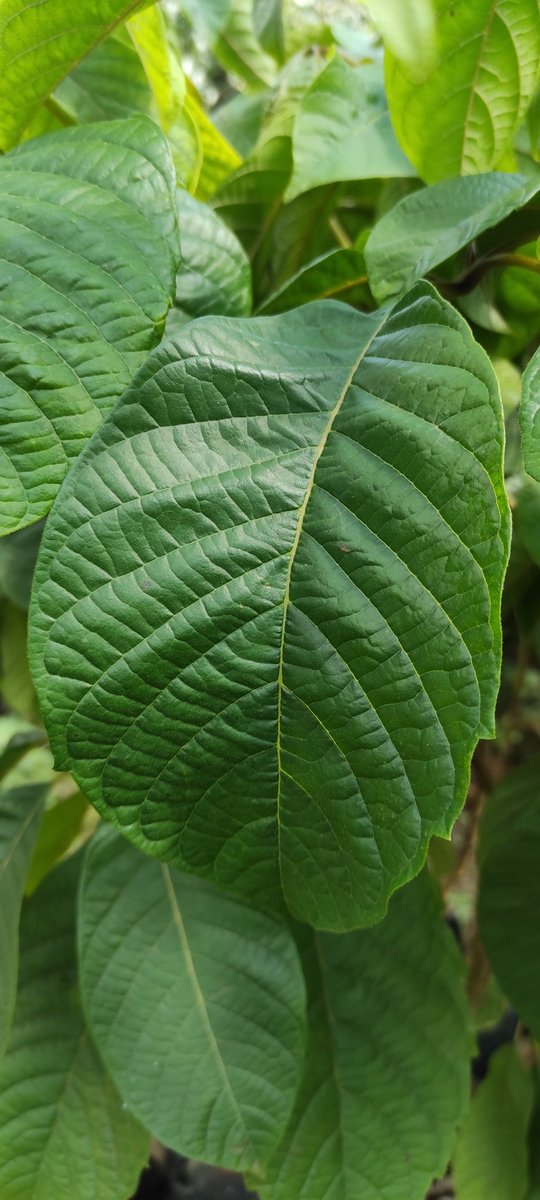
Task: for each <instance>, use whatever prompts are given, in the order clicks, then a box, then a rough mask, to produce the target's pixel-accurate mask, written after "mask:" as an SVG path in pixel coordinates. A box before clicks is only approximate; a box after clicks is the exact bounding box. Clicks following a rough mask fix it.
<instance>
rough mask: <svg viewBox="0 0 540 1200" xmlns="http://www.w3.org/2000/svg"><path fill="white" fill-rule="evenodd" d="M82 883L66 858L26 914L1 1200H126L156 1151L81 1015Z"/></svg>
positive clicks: (5, 1096)
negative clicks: (78, 915)
mask: <svg viewBox="0 0 540 1200" xmlns="http://www.w3.org/2000/svg"><path fill="white" fill-rule="evenodd" d="M78 877H79V861H78V857H75V858H71V859H68V861H67V862H66V863H64V864H62V866H61V867H58V868H57V870H56V871H54V872H53V874H52V875H50V876H49V878H48V879H47V881H46V882H45V883H44V884H43V887H42V888H40V891H39V894H38V895H37V896H36V897H35V898H34V899H32V900H30V901H28V902H27V904H26V905H25V908H24V910H23V917H22V921H21V960H20V972H19V987H18V991H17V1007H16V1012H15V1020H14V1023H13V1029H12V1034H11V1039H10V1043H9V1046H8V1049H7V1051H6V1054H5V1057H4V1059H3V1061H2V1063H0V1194H1V1196H2V1200H74V1197H76V1198H77V1200H96V1197H99V1200H124V1197H125V1196H128V1195H130V1194H131V1191H132V1190H133V1188H134V1186H135V1184H136V1181H137V1177H138V1174H139V1172H140V1169H141V1167H142V1165H143V1163H144V1161H145V1158H146V1155H147V1153H148V1135H147V1134H146V1133H145V1131H144V1130H143V1129H141V1127H140V1126H139V1125H138V1124H137V1122H136V1121H135V1119H134V1118H133V1117H132V1116H131V1114H130V1113H129V1112H128V1111H127V1108H126V1105H125V1104H122V1103H121V1100H120V1097H119V1095H118V1093H117V1091H116V1088H115V1087H114V1085H113V1084H112V1082H111V1080H110V1079H109V1077H108V1075H107V1073H106V1071H105V1069H104V1067H103V1066H102V1065H101V1063H100V1061H99V1059H98V1057H97V1054H96V1051H95V1049H94V1046H93V1045H92V1042H91V1039H90V1035H89V1033H88V1030H87V1029H86V1027H85V1024H84V1020H83V1017H82V1013H81V1006H80V999H79V994H78V989H77V958H76V946H75V908H76V903H75V902H76V892H77V884H78Z"/></svg>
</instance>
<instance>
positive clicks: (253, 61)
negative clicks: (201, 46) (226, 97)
mask: <svg viewBox="0 0 540 1200" xmlns="http://www.w3.org/2000/svg"><path fill="white" fill-rule="evenodd" d="M253 17H254V12H253V0H230V2H229V15H228V18H227V21H226V23H225V24H224V25H223V26H222V27H221V29H220V31H219V33H218V35H217V37H216V39H215V41H213V42H212V44H211V47H210V48H211V50H212V53H213V54H214V55H215V57H216V58H217V60H218V62H219V63H221V65H222V67H224V68H225V70H226V71H229V72H230V74H231V75H233V76H236V78H237V79H240V80H242V82H243V83H245V84H246V85H247V87H248V88H252V89H253V90H254V91H258V90H259V89H260V88H263V87H266V86H267V85H269V84H273V83H275V80H276V64H275V62H274V60H273V59H272V58H271V57H270V55H269V54H266V53H265V51H264V50H263V49H262V46H261V45H260V43H259V42H258V40H257V36H256V33H255V28H254V20H253Z"/></svg>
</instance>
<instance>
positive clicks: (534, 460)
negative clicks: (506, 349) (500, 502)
mask: <svg viewBox="0 0 540 1200" xmlns="http://www.w3.org/2000/svg"><path fill="white" fill-rule="evenodd" d="M520 425H521V443H522V447H523V462H524V466H525V470H526V471H528V472H529V475H532V476H533V479H536V480H538V482H540V350H537V351H536V354H534V355H533V357H532V358H531V360H530V362H529V363H528V365H527V367H526V369H525V371H524V372H523V379H522V394H521V406H520Z"/></svg>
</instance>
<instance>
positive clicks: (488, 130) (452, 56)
mask: <svg viewBox="0 0 540 1200" xmlns="http://www.w3.org/2000/svg"><path fill="white" fill-rule="evenodd" d="M432 3H433V8H434V12H435V20H436V49H437V53H436V57H435V59H433V58H432V57H431V49H432V39H431V35H429V37H428V42H427V45H426V42H425V41H424V40H423V39H422V41H420V43H419V44H418V43H417V60H416V62H415V63H414V64H413V65H412V66H411V65H409V64H408V63H406V62H404V61H403V60H398V59H397V58H396V57H395V55H394V54H392V53H389V54H387V58H386V83H387V92H388V103H389V106H390V112H391V114H392V121H393V124H394V128H395V131H396V134H397V137H398V140H399V142H400V145H401V146H402V147H403V150H404V151H405V153H406V154H407V155H408V157H409V158H410V160H411V162H412V163H414V165H415V167H416V168H417V170H418V173H419V175H420V176H421V177H422V179H425V181H426V182H427V183H435V182H436V181H437V180H439V179H446V178H448V177H449V176H452V175H471V174H475V173H476V172H479V171H490V170H494V169H496V168H497V167H498V166H499V164H500V163H501V159H502V157H503V155H504V154H505V152H506V151H507V150H508V149H509V148H510V147H511V146H512V142H513V138H514V133H515V130H516V128H517V125H518V123H519V121H520V120H521V119H522V117H523V116H524V114H525V110H526V108H527V105H528V103H529V100H530V98H531V96H532V93H533V89H534V86H535V81H536V75H537V70H538V59H539V55H540V22H539V20H538V7H537V2H536V0H519V3H517V4H516V3H515V0H475V3H474V4H471V3H470V0H453V2H452V4H448V0H432ZM426 48H427V50H428V54H427V57H426ZM420 68H421V71H420Z"/></svg>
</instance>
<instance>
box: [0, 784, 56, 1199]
mask: <svg viewBox="0 0 540 1200" xmlns="http://www.w3.org/2000/svg"><path fill="white" fill-rule="evenodd" d="M45 792H46V788H45V787H44V785H43V784H34V785H33V786H30V787H20V788H11V789H10V790H9V791H7V790H2V791H0V912H1V913H2V919H1V921H0V1058H1V1056H2V1054H3V1053H4V1050H5V1048H6V1045H7V1041H8V1038H9V1031H10V1027H11V1021H12V1018H13V1011H14V1007H15V992H16V988H17V970H18V959H19V914H20V911H21V904H22V899H23V895H24V883H25V878H26V871H27V868H28V863H29V861H30V857H31V854H32V849H33V846H34V843H35V840H36V837H37V833H38V828H39V821H40V816H41V809H42V807H43V800H44V797H45ZM0 1173H1V1171H0ZM2 1200H3V1194H2Z"/></svg>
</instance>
